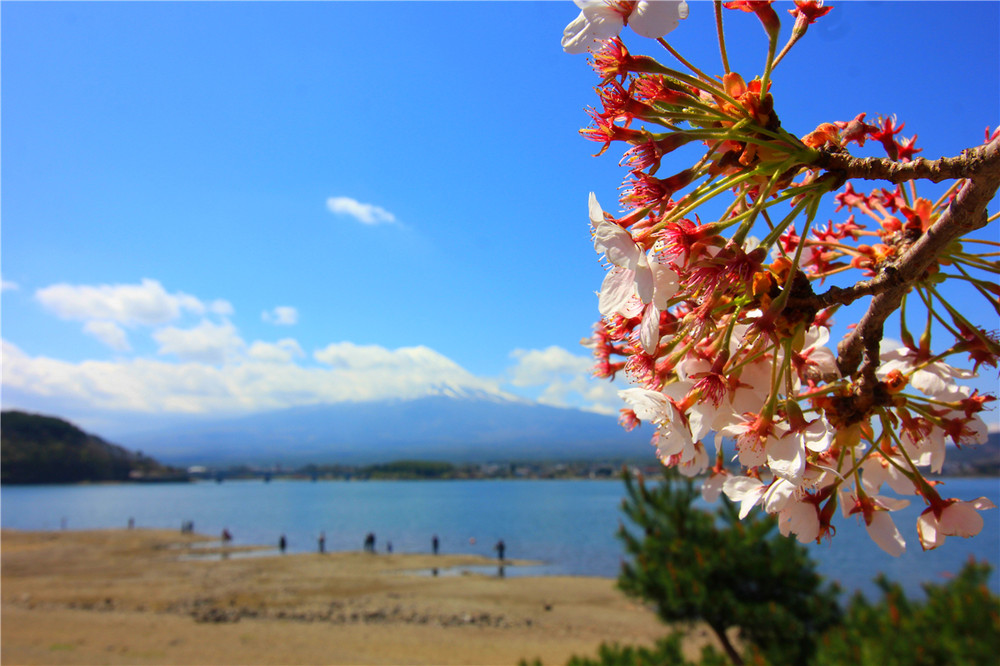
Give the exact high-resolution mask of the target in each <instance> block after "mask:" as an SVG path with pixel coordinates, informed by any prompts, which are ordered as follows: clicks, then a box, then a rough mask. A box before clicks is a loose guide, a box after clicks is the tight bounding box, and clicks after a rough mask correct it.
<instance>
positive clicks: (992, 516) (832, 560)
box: [0, 479, 1000, 595]
mask: <svg viewBox="0 0 1000 666" xmlns="http://www.w3.org/2000/svg"><path fill="white" fill-rule="evenodd" d="M946 487H947V490H948V493H947V494H949V495H951V496H955V497H960V498H963V499H972V498H975V497H980V496H986V497H988V498H989V499H990V500H992V501H993V502H994V504H997V505H998V506H1000V479H953V480H950V481H948V483H947V486H946ZM623 496H624V487H623V485H622V483H621V482H619V481H513V480H504V481H413V482H410V481H365V482H348V481H319V482H308V481H272V482H271V483H264V482H262V481H226V482H225V483H221V484H217V483H214V482H199V483H191V484H150V485H97V486H11V487H7V486H5V487H2V488H0V500H2V503H0V524H2V525H3V527H4V528H13V529H23V530H55V529H60V526H61V523H62V521H63V520H65V523H66V526H67V527H68V528H69V529H91V528H108V527H125V525H126V524H127V522H128V519H129V518H130V517H132V518H134V519H135V523H136V526H137V527H155V528H168V529H178V530H179V528H180V525H181V522H182V521H185V520H191V521H194V527H195V531H197V532H199V533H202V534H210V535H216V534H219V533H221V531H222V529H223V528H228V529H229V531H230V532H231V533H232V534H233V537H234V543H235V544H236V545H258V544H266V545H270V544H276V543H277V540H278V537H279V536H280V535H281V534H282V533H283V534H285V535H286V536H287V538H288V548H289V551H292V552H301V551H312V550H315V549H316V539H317V536H318V535H319V533H320V531H325V532H326V544H327V549H328V550H360V549H361V546H362V541H363V539H364V536H365V534H367V533H368V532H370V531H371V532H374V533H375V534H376V536H377V540H378V541H377V546H378V549H379V550H380V551H384V549H385V545H386V541H391V542H392V545H393V548H394V550H395V552H429V551H430V547H431V536H432V535H434V534H437V535H438V536H439V538H440V540H441V550H442V552H461V553H477V554H481V555H486V556H493V555H494V552H493V545H494V544H495V543H496V542H497V540H498V539H501V538H502V539H503V540H504V542H505V543H506V545H507V556H508V557H511V558H516V559H530V560H538V561H541V562H544V565H543V566H540V567H531V568H528V569H524V570H521V571H520V572H519V571H516V570H514V569H508V575H518V573H521V574H527V575H533V574H567V575H590V576H604V577H614V576H616V575H617V573H618V568H619V564H620V561H621V557H622V549H621V546H620V545H619V543H618V541H617V539H616V538H615V536H614V533H615V530H616V528H617V527H618V523H619V521H620V520H621V514H620V511H619V507H620V505H621V500H622V498H623ZM918 501H919V500H918ZM922 508H923V507H922V506H919V505H917V503H914V504H913V505H911V506H910V507H908V508H907V509H904V510H902V511H899V512H896V513H895V514H894V518H895V520H896V524H897V525H898V526H899V527H900V530H901V531H902V532H903V534H904V537H905V538H906V540H907V552H906V553H905V554H904V555H903V556H902V557H900V558H893V557H890V556H888V555H886V554H885V553H883V552H882V551H881V550H880V549H879V548H878V547H877V546H876V545H875V544H874V543H872V542H871V541H870V540H869V539H868V537H867V534H866V532H865V530H864V528H863V527H860V526H855V525H846V524H843V523H845V522H848V521H841V525H842V527H841V529H840V530H839V531H838V534H837V536H836V538H834V539H833V541H832V543H824V544H818V545H817V544H814V545H811V546H810V550H811V551H812V554H813V557H814V558H815V559H816V560H817V561H818V562H819V568H820V571H821V572H822V573H823V574H824V575H825V576H827V577H828V578H830V579H833V580H838V581H840V582H841V584H842V586H843V587H844V588H845V589H847V590H848V591H853V590H861V591H863V592H865V593H866V594H874V593H875V590H876V588H875V586H874V585H873V584H872V582H871V579H872V577H873V576H874V573H875V572H877V571H884V572H885V573H886V574H887V575H888V576H889V577H890V578H891V579H893V580H897V581H899V582H901V583H902V584H903V585H904V588H905V589H906V591H907V593H908V594H913V595H919V594H920V583H921V582H923V581H928V580H930V581H936V582H940V581H942V580H944V578H943V577H944V576H946V575H947V574H948V573H954V572H955V571H957V570H958V569H959V568H961V566H962V564H963V563H964V562H965V561H966V560H967V559H968V558H969V557H970V556H975V557H976V558H977V559H979V560H987V561H989V562H990V563H991V564H992V565H993V566H994V567H995V568H996V567H998V566H1000V510H997V509H993V510H990V511H987V512H984V513H983V514H982V515H983V517H984V518H985V527H984V528H983V532H982V534H980V535H979V536H978V537H976V538H974V539H960V538H949V539H948V541H947V542H946V544H945V545H944V546H942V547H941V548H939V549H937V550H934V551H931V552H927V553H925V552H922V551H921V549H920V546H919V543H918V542H917V537H916V529H915V522H916V518H917V516H918V515H919V513H920V511H921V510H922ZM850 522H853V520H852V521H850ZM991 585H992V587H993V589H994V591H995V592H997V593H1000V577H998V576H997V574H996V573H995V572H994V574H993V577H992V579H991Z"/></svg>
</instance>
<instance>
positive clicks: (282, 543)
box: [278, 534, 288, 553]
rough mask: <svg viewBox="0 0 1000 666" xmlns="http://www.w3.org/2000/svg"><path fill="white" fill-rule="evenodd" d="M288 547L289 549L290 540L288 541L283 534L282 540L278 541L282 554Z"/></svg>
mask: <svg viewBox="0 0 1000 666" xmlns="http://www.w3.org/2000/svg"><path fill="white" fill-rule="evenodd" d="M287 547H288V539H286V538H285V535H284V534H282V535H281V538H280V539H278V548H279V549H280V550H281V552H282V553H284V552H285V548H287Z"/></svg>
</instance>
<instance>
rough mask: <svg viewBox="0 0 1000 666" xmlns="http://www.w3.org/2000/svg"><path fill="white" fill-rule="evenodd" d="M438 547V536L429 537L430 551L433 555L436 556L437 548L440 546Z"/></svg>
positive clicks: (439, 543)
mask: <svg viewBox="0 0 1000 666" xmlns="http://www.w3.org/2000/svg"><path fill="white" fill-rule="evenodd" d="M440 545H441V542H440V541H438V535H437V534H435V535H434V536H433V537H431V550H433V551H434V554H435V555H437V554H438V546H440Z"/></svg>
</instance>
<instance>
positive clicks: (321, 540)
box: [319, 532, 326, 554]
mask: <svg viewBox="0 0 1000 666" xmlns="http://www.w3.org/2000/svg"><path fill="white" fill-rule="evenodd" d="M319 552H320V554H322V553H325V552H326V532H320V533H319Z"/></svg>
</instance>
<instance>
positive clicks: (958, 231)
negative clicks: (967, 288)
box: [817, 139, 1000, 393]
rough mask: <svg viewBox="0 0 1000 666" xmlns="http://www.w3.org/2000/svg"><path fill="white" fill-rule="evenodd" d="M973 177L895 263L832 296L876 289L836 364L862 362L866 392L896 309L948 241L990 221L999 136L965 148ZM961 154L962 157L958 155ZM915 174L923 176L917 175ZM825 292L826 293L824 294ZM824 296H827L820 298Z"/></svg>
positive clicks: (997, 182) (852, 367) (847, 367)
mask: <svg viewBox="0 0 1000 666" xmlns="http://www.w3.org/2000/svg"><path fill="white" fill-rule="evenodd" d="M964 153H965V154H966V155H967V156H968V157H967V159H968V160H969V164H968V171H967V173H971V174H972V175H971V177H970V178H969V179H968V180H967V182H966V183H965V184H964V185H962V186H961V187H960V189H959V191H958V194H957V195H956V196H955V198H954V199H953V200H952V202H951V204H950V205H949V206H948V208H947V210H945V212H944V213H943V214H942V215H941V217H939V218H938V219H937V221H936V222H935V223H934V224H933V225H931V227H930V228H929V229H927V231H926V232H925V233H924V234H923V235H922V236H921V237H920V238H919V239H917V241H916V242H914V243H913V245H911V246H910V247H909V249H908V250H907V251H906V252H905V253H904V254H903V255H902V256H901V257H900V258H899V260H898V261H896V262H895V263H894V264H893V265H891V266H889V267H887V268H886V269H885V273H884V274H883V275H880V276H879V277H877V278H875V279H873V280H870V281H868V282H867V283H859V284H857V285H855V286H854V287H853V288H851V289H846V290H838V293H835V294H831V292H832V291H833V290H831V292H827V294H830V296H827V298H833V297H834V296H836V297H838V302H840V301H839V299H840V298H844V297H845V294H847V295H850V296H854V297H858V296H860V295H863V294H866V293H871V294H874V297H873V298H872V301H871V304H870V305H869V307H868V311H867V312H866V313H865V315H864V316H863V317H862V318H861V321H860V322H858V325H857V326H856V327H855V328H854V330H853V331H851V333H850V335H848V337H846V338H845V339H844V340H843V341H842V342H841V343H840V345H838V347H837V351H838V354H839V355H838V358H837V367H838V368H839V370H840V373H841V376H844V377H849V376H853V375H854V373H855V372H857V370H858V367H859V366H860V365H861V359H862V355H863V356H864V366H863V367H862V369H861V376H862V379H861V386H860V388H861V391H862V393H864V392H870V391H872V390H874V385H875V383H877V382H876V379H875V369H876V368H877V367H878V364H879V344H880V343H881V341H882V327H883V325H884V324H885V320H886V319H887V318H888V317H889V315H890V314H891V313H893V312H895V311H896V310H897V309H898V308H899V305H900V303H901V301H902V299H903V296H904V295H905V294H906V292H908V291H909V290H910V289H911V288H912V287H913V284H914V283H915V282H916V281H917V280H919V279H920V278H921V277H922V276H923V275H924V273H925V271H926V270H927V269H928V268H929V267H930V266H931V264H932V263H933V262H934V261H935V260H936V259H937V258H938V257H939V256H940V255H941V253H942V252H943V251H944V250H945V249H946V248H947V247H948V245H949V244H950V243H951V242H952V241H955V240H957V239H959V238H961V237H962V236H964V235H966V234H968V233H970V232H972V231H975V230H976V229H981V228H983V227H984V226H986V224H987V215H986V206H987V205H988V204H989V202H990V201H992V199H993V197H994V196H996V193H997V190H998V189H1000V139H995V140H993V141H991V142H990V143H989V144H986V145H985V146H981V147H979V148H974V149H971V150H968V151H964ZM957 159H962V158H957ZM912 177H918V176H916V175H914V176H912ZM824 296H825V295H824ZM817 298H820V299H821V300H824V299H823V298H822V297H817Z"/></svg>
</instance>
